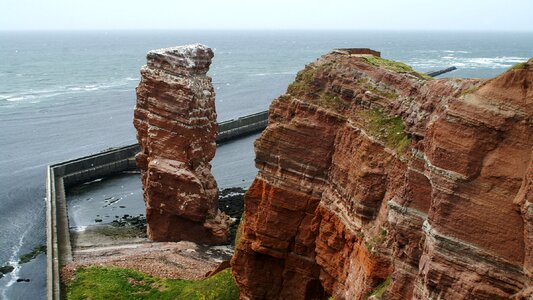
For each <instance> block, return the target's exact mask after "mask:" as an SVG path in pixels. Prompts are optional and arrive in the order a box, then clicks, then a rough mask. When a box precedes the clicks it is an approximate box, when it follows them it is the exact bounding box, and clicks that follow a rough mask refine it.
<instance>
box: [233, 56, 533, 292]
mask: <svg viewBox="0 0 533 300" xmlns="http://www.w3.org/2000/svg"><path fill="white" fill-rule="evenodd" d="M345 52H346V51H345ZM532 118H533V60H530V61H529V62H526V63H524V64H521V65H518V66H516V67H515V68H513V69H511V70H509V71H507V72H505V73H504V74H502V75H500V76H498V77H496V78H494V79H490V80H481V79H439V80H433V79H431V78H427V76H424V75H423V74H419V73H417V72H415V71H413V70H412V69H411V68H409V67H408V66H405V65H403V64H399V63H396V62H391V61H388V60H384V59H381V58H379V57H375V56H372V55H353V54H352V53H349V52H348V53H342V52H340V51H336V52H332V53H330V54H327V55H325V56H323V57H321V58H320V59H318V60H317V61H316V62H314V63H312V64H310V65H308V66H306V68H305V69H304V70H302V71H301V72H299V73H298V76H297V78H296V81H295V82H294V83H293V84H291V85H290V86H289V88H288V90H287V93H286V94H285V95H282V96H281V97H279V98H278V99H276V100H274V102H273V103H272V105H271V107H270V111H269V125H268V127H267V129H266V130H265V131H264V132H263V134H262V135H261V137H260V138H259V139H258V140H257V141H256V144H255V148H256V165H257V167H258V168H259V174H258V176H257V177H256V179H255V181H254V183H253V185H252V186H251V188H250V189H249V191H248V193H247V194H246V198H245V215H244V218H243V220H242V227H241V228H240V231H241V238H240V241H239V243H238V245H237V249H236V253H235V255H234V257H233V261H232V267H233V274H234V276H235V278H236V280H237V282H238V284H239V286H240V289H241V298H243V299H321V298H327V297H329V296H330V295H332V296H333V297H334V298H335V299H366V297H369V296H371V295H376V296H381V297H383V298H384V299H510V298H514V299H531V298H530V297H532V294H533V291H532V288H531V284H532V275H533V274H532V272H533V225H532V224H533V219H532V218H533V204H532V203H531V202H532V197H533V192H532V191H533V188H532V186H533V175H532V174H533V172H532V170H533V167H532V166H531V165H532V158H533V152H532V149H533V148H532V147H533V119H532Z"/></svg>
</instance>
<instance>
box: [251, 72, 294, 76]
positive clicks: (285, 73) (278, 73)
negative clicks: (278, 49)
mask: <svg viewBox="0 0 533 300" xmlns="http://www.w3.org/2000/svg"><path fill="white" fill-rule="evenodd" d="M272 75H296V72H293V71H286V72H271V73H256V74H250V76H272Z"/></svg>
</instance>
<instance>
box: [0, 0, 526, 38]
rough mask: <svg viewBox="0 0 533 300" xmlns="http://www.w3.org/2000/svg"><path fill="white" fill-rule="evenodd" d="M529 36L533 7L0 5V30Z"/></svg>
mask: <svg viewBox="0 0 533 300" xmlns="http://www.w3.org/2000/svg"><path fill="white" fill-rule="evenodd" d="M78 29H84V30H92V29H106V30H109V29H346V30H369V29H370V30H391V29H392V30H509V31H515V30H520V31H533V0H445V1H442V0H439V1H436V0H366V1H359V0H322V1H316V0H295V1H291V0H268V1H254V0H247V1H246V0H226V1H224V0H200V1H198V0H196V1H195V0H190V1H180V0H143V1H139V0H0V30H78Z"/></svg>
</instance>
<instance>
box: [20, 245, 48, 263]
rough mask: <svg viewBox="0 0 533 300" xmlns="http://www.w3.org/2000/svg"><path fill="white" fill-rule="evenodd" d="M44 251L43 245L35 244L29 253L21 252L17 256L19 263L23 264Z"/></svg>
mask: <svg viewBox="0 0 533 300" xmlns="http://www.w3.org/2000/svg"><path fill="white" fill-rule="evenodd" d="M41 253H46V246H45V245H37V246H35V247H33V249H32V250H31V252H30V253H26V254H23V255H21V256H20V257H19V264H25V263H27V262H30V261H31V260H32V259H34V258H36V257H37V256H38V255H39V254H41Z"/></svg>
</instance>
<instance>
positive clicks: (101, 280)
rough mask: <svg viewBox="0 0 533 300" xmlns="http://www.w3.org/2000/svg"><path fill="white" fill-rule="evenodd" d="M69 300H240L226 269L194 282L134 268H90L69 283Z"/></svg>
mask: <svg viewBox="0 0 533 300" xmlns="http://www.w3.org/2000/svg"><path fill="white" fill-rule="evenodd" d="M66 295H67V297H66V298H67V299H92V300H98V299H128V300H129V299H162V300H164V299H206V300H207V299H213V300H215V299H217V300H218V299H221V300H233V299H235V300H236V299H239V289H238V288H237V285H236V284H235V281H234V279H233V277H232V276H231V270H230V269H226V270H224V271H222V272H219V273H217V274H216V275H214V276H211V277H209V278H206V279H203V280H198V281H190V280H180V279H165V278H159V277H153V276H149V275H146V274H143V273H141V272H137V271H134V270H130V269H124V268H116V267H90V268H81V269H78V270H77V271H76V274H75V277H74V279H73V280H72V281H71V282H68V283H67V284H66Z"/></svg>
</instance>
